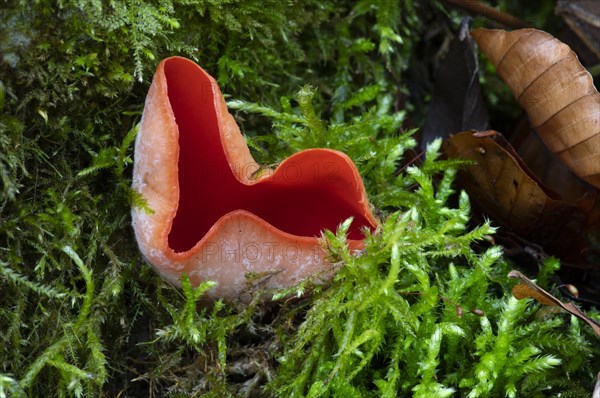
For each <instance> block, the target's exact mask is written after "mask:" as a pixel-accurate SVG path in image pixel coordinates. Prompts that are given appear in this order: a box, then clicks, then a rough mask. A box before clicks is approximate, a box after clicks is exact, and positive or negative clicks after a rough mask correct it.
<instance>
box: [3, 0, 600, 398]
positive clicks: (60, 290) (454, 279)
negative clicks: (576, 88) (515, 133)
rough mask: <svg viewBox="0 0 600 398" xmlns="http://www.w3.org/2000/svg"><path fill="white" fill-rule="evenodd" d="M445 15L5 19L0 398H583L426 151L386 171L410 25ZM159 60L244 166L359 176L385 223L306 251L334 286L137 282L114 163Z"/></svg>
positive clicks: (398, 9) (364, 4)
mask: <svg viewBox="0 0 600 398" xmlns="http://www.w3.org/2000/svg"><path fill="white" fill-rule="evenodd" d="M440 8H441V5H440V4H437V3H433V4H432V5H429V4H426V3H419V2H414V4H413V3H412V2H404V1H402V2H399V1H398V2H396V1H389V2H381V1H377V0H362V1H359V2H346V1H333V0H332V1H325V2H323V1H303V2H281V1H267V2H265V1H258V0H256V1H253V0H251V1H241V0H229V1H225V2H223V1H217V0H212V1H211V0H205V1H197V2H192V1H138V0H136V1H128V2H118V1H111V2H100V1H61V2H50V1H41V0H40V1H37V2H34V3H33V4H32V3H30V2H23V1H10V2H7V3H6V4H4V5H3V7H2V9H0V53H1V54H2V58H1V59H0V79H1V81H0V179H1V181H2V182H1V184H0V187H1V191H0V192H1V193H0V291H1V292H2V294H1V295H0V397H3V396H14V397H19V396H101V395H107V396H117V395H121V396H149V395H152V394H156V395H159V396H212V397H224V396H243V395H244V394H246V395H247V396H265V395H271V396H281V395H284V394H285V395H291V396H305V395H308V396H344V397H346V396H347V397H351V396H396V395H398V394H399V395H411V394H414V395H418V396H442V395H444V394H448V393H451V392H452V391H455V394H456V395H469V394H471V395H472V396H475V395H477V394H478V393H480V395H486V394H487V395H490V396H493V395H502V394H505V393H508V394H509V395H510V393H511V392H512V391H519V392H521V391H523V392H527V393H528V394H529V393H530V395H531V396H535V394H541V393H543V394H547V395H552V394H554V395H556V394H558V392H562V394H563V396H565V395H570V396H585V395H586V394H589V391H590V389H591V386H592V384H593V377H594V375H593V374H592V372H593V371H595V370H594V369H591V364H592V359H593V357H594V356H596V357H597V356H598V355H600V352H598V351H599V348H598V344H597V339H596V338H595V337H593V336H592V335H591V332H590V331H589V330H588V328H587V327H586V326H585V325H583V326H582V327H581V328H580V325H579V322H578V321H577V319H571V318H569V317H567V316H565V315H562V314H561V315H556V314H550V315H547V316H542V315H543V310H542V309H540V307H539V306H538V305H534V304H532V303H529V302H527V301H524V302H516V301H514V300H513V299H511V298H510V295H509V293H508V292H509V291H510V285H509V282H508V280H507V278H506V273H507V272H508V270H509V267H510V265H509V264H508V263H507V262H506V260H505V259H503V258H502V257H501V255H500V252H499V250H498V249H497V248H495V247H489V245H488V244H487V243H486V242H487V241H486V236H487V235H488V234H491V233H493V228H491V227H490V225H488V224H485V225H482V226H478V227H472V226H469V201H468V198H467V197H466V195H465V194H464V193H460V192H455V188H454V185H453V179H454V174H455V168H456V167H458V166H459V164H458V163H456V162H448V161H440V160H439V159H438V149H439V148H438V146H439V142H435V143H434V144H432V145H431V146H430V147H429V150H428V152H427V154H426V161H425V163H424V164H423V165H422V166H420V167H419V168H416V167H409V168H407V169H406V170H403V171H402V172H399V170H398V165H399V163H400V162H402V161H407V160H409V159H410V158H412V157H413V156H414V155H412V154H411V155H409V154H408V152H407V151H409V150H410V148H412V147H414V145H415V140H414V139H413V138H412V135H411V134H412V133H413V132H412V131H404V129H405V124H406V120H407V109H410V103H408V104H407V109H397V102H398V98H399V96H402V95H404V94H405V93H406V86H405V80H403V79H404V73H405V71H406V70H407V68H409V66H410V63H411V59H412V58H411V55H412V54H413V52H414V51H415V47H416V43H417V42H418V41H419V37H420V35H421V34H422V33H423V32H424V26H423V23H422V22H421V21H422V20H423V18H424V17H423V16H424V15H426V14H427V13H428V12H431V10H432V9H433V10H439V9H440ZM173 54H180V55H184V56H188V57H190V58H193V59H195V60H197V61H199V63H200V64H201V65H202V66H203V67H205V68H206V69H207V70H208V71H209V72H210V73H211V74H213V75H214V76H215V77H216V78H217V80H218V81H219V83H220V85H221V87H222V89H223V91H224V92H225V93H226V94H228V95H229V97H228V98H229V105H230V108H231V109H234V110H236V118H237V120H239V121H240V123H241V125H242V127H243V130H244V131H245V132H246V133H247V134H248V141H249V144H250V145H251V147H252V148H253V151H254V154H255V156H256V157H257V159H260V160H261V161H262V162H264V163H277V162H279V161H281V160H282V159H283V158H285V157H286V156H287V155H289V154H291V153H293V152H296V151H298V150H301V149H305V148H309V147H316V146H322V147H330V148H335V149H340V150H343V151H345V152H346V153H348V154H349V155H350V157H351V158H352V159H353V160H354V161H355V162H356V164H357V166H358V168H359V171H360V172H361V175H362V176H363V178H364V181H365V185H366V187H367V190H368V192H369V197H370V200H371V202H372V203H373V204H374V205H375V206H376V210H377V212H378V213H379V214H380V215H381V216H382V219H383V220H384V222H383V224H382V227H381V229H380V230H379V231H377V232H376V233H374V234H373V235H372V236H370V237H369V238H368V239H367V241H366V244H367V247H366V250H365V253H364V254H363V255H361V256H358V257H355V256H351V255H350V253H348V252H347V250H346V249H345V245H344V239H345V238H344V230H345V228H347V226H348V225H347V224H343V225H342V226H341V227H340V229H339V230H338V231H337V233H336V234H333V233H330V232H327V233H325V238H324V244H325V245H326V247H327V248H328V250H329V251H330V254H331V256H332V257H333V258H335V259H336V261H338V263H339V265H340V271H339V273H338V274H337V276H336V278H335V280H334V281H333V282H332V284H331V285H330V286H313V285H312V284H311V281H307V282H305V283H303V284H302V285H300V286H297V287H294V288H292V289H289V290H288V291H284V292H280V293H279V294H277V295H276V299H277V300H276V302H275V304H272V305H265V304H259V300H258V297H259V296H258V295H257V296H256V299H255V301H254V302H252V303H251V304H250V305H246V306H240V307H238V306H235V305H232V304H225V303H221V302H217V303H212V304H207V303H203V302H202V297H203V295H202V293H203V292H204V291H205V289H206V288H207V287H208V285H207V284H204V285H201V286H200V287H198V288H196V289H193V288H192V287H191V286H190V285H189V284H188V283H187V282H186V279H184V280H183V289H182V290H178V289H175V288H174V287H172V286H170V285H168V284H167V283H165V282H164V281H162V280H161V279H160V278H159V277H158V276H157V275H156V274H155V273H154V271H153V270H152V269H151V268H150V267H149V266H147V265H146V264H145V263H144V262H143V260H142V259H141V257H140V255H139V252H138V250H137V247H136V243H135V239H134V236H133V232H132V230H131V226H130V216H129V210H130V207H131V205H132V204H135V205H143V203H141V198H139V196H136V195H135V193H133V192H132V191H131V189H130V188H129V187H130V174H131V163H132V157H133V154H132V142H133V140H134V138H135V134H136V129H135V125H136V124H137V122H138V121H139V117H140V114H141V110H142V106H143V101H144V96H145V93H146V91H147V88H148V85H149V80H150V77H151V75H152V71H153V69H154V68H155V66H156V64H157V62H158V60H159V59H161V58H162V57H165V56H167V55H173ZM309 85H310V86H309ZM555 270H556V264H554V265H553V264H549V265H547V266H546V267H544V268H543V272H542V274H540V276H539V278H540V282H543V283H544V284H547V283H549V281H550V280H551V279H550V277H551V275H552V274H553V272H555ZM301 292H310V294H306V295H301V294H299V293H301ZM292 293H294V294H295V296H294V297H296V296H298V297H297V298H290V295H291V294H292ZM457 305H460V306H461V308H462V309H463V316H462V317H459V312H458V310H457V307H456V306H457ZM471 309H477V310H482V311H483V312H484V314H485V315H483V316H478V315H475V314H472V313H470V312H469V310H471ZM590 313H591V315H592V316H595V317H596V318H598V313H597V312H596V311H595V310H591V311H590ZM558 361H560V366H559V365H557V364H558Z"/></svg>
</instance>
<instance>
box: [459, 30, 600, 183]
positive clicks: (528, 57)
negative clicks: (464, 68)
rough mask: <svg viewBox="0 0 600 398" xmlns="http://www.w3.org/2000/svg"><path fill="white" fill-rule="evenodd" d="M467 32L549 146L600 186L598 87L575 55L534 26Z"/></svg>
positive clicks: (590, 181) (580, 175)
mask: <svg viewBox="0 0 600 398" xmlns="http://www.w3.org/2000/svg"><path fill="white" fill-rule="evenodd" d="M471 34H472V36H473V38H474V39H475V41H476V42H477V44H479V47H480V49H481V51H482V52H483V53H484V54H485V55H487V56H488V57H489V58H490V60H491V61H492V63H493V64H494V65H495V66H496V71H497V73H498V75H499V76H500V77H501V78H502V79H503V80H504V81H505V82H506V84H508V86H509V87H510V89H511V91H512V92H513V95H514V96H515V98H516V99H517V101H518V102H519V104H521V106H522V107H523V108H524V109H525V111H526V112H527V115H528V116H529V119H530V121H531V123H532V125H533V126H534V128H535V130H536V131H537V132H538V134H539V135H540V137H541V138H542V140H543V141H544V143H545V144H546V145H547V146H548V148H550V150H551V151H552V152H553V153H554V154H555V155H556V156H558V158H560V159H561V160H562V161H563V162H564V163H565V164H566V165H567V167H569V169H571V171H573V172H574V173H575V174H577V175H578V176H579V177H581V178H583V179H584V180H586V181H588V182H589V183H590V184H593V185H595V186H596V187H600V93H598V90H596V88H595V87H594V84H593V81H592V77H591V76H590V74H589V73H588V72H587V71H586V69H585V68H584V67H583V66H582V65H581V64H580V63H579V60H578V58H577V55H576V54H575V53H574V52H573V51H572V50H571V49H570V48H569V46H567V45H566V44H564V43H561V42H560V41H559V40H557V39H556V38H554V37H553V36H552V35H550V34H549V33H546V32H543V31H539V30H536V29H519V30H515V31H512V32H506V31H504V30H496V29H474V30H473V31H472V32H471Z"/></svg>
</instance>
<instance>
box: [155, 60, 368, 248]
mask: <svg viewBox="0 0 600 398" xmlns="http://www.w3.org/2000/svg"><path fill="white" fill-rule="evenodd" d="M176 61H177V60H174V61H168V62H167V63H166V64H165V75H166V81H167V87H168V98H169V101H170V104H171V107H172V109H173V112H174V115H175V122H176V123H177V126H178V129H179V151H180V152H179V161H178V168H179V170H178V175H179V189H180V195H179V205H178V208H177V214H176V216H175V218H174V220H173V224H172V227H171V231H170V233H169V238H168V241H169V247H170V248H171V249H173V250H174V251H176V252H184V251H187V250H190V249H191V248H192V247H194V245H196V243H197V242H198V241H200V240H201V239H202V237H203V236H204V235H206V233H207V232H208V231H209V229H210V228H211V227H212V226H213V225H214V224H215V223H216V222H217V221H218V220H219V219H220V218H221V217H223V216H224V215H226V214H227V213H230V212H233V211H236V210H240V209H241V210H246V211H248V212H251V213H253V214H255V215H256V216H258V217H260V218H262V219H263V220H265V221H266V222H268V223H269V224H271V225H273V226H274V227H276V228H278V229H279V230H281V231H284V232H287V233H290V234H293V235H299V236H306V237H314V236H319V235H320V234H321V231H322V230H324V229H329V230H332V231H335V230H336V229H337V227H338V225H339V224H340V223H341V222H342V221H344V220H345V219H347V218H348V217H351V216H352V217H354V221H353V223H352V226H351V228H350V231H349V236H348V237H349V239H356V240H360V239H363V238H364V236H363V233H362V231H361V230H362V228H363V227H364V226H367V227H368V228H370V229H373V225H372V224H371V222H369V220H368V219H367V218H366V217H365V215H364V214H363V213H364V210H363V211H361V207H360V206H359V204H358V201H357V200H356V199H357V197H356V195H352V194H350V195H349V194H348V193H347V190H345V189H344V188H347V186H348V184H352V181H353V175H352V171H351V170H349V168H348V165H347V164H345V162H344V160H343V159H342V158H340V157H339V156H337V155H335V154H334V153H332V152H325V153H324V154H322V155H320V158H319V159H318V161H315V154H314V153H312V154H304V153H303V152H300V153H299V154H297V155H295V156H294V157H293V159H291V160H290V161H289V162H287V163H286V162H284V164H285V167H284V168H283V169H278V170H277V172H276V173H275V174H274V175H272V176H270V177H268V178H266V179H265V180H262V181H261V182H259V183H257V184H254V185H246V184H244V183H242V182H240V181H239V180H238V179H237V178H236V176H235V175H234V173H233V171H232V169H231V168H232V167H239V168H241V169H242V170H244V167H246V166H248V165H244V164H236V163H235V160H233V162H232V164H230V162H229V161H228V159H227V157H226V155H225V151H224V149H223V146H222V144H221V135H220V132H219V123H218V121H217V115H216V112H215V105H214V92H213V87H212V85H211V83H210V81H209V79H208V77H207V76H206V75H204V74H200V73H198V70H197V66H196V65H194V64H193V63H191V62H176ZM199 93H200V95H199ZM303 160H306V161H303ZM252 171H253V170H248V171H247V174H250V173H251V172H252Z"/></svg>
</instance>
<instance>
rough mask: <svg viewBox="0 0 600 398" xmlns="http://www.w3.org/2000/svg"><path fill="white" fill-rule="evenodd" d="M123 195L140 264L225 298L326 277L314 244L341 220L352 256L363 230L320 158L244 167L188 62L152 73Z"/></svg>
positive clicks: (330, 154) (303, 156)
mask: <svg viewBox="0 0 600 398" xmlns="http://www.w3.org/2000/svg"><path fill="white" fill-rule="evenodd" d="M133 188H134V189H135V190H136V191H138V192H139V193H140V194H141V195H142V197H143V198H144V199H145V201H146V202H147V204H148V206H149V208H150V211H148V210H144V209H141V208H134V209H133V210H132V217H133V226H134V230H135V233H136V238H137V241H138V244H139V246H140V250H141V252H142V254H143V255H144V256H145V258H146V259H147V261H148V262H149V263H150V264H152V265H153V266H154V267H155V268H156V269H157V271H158V272H159V273H160V274H161V275H162V276H163V277H165V278H166V279H168V280H170V281H172V282H174V283H178V281H179V279H180V277H181V274H182V273H184V272H185V273H187V274H188V276H189V277H190V279H191V280H192V283H194V284H198V283H200V282H202V281H205V280H213V281H216V282H217V283H218V286H217V287H215V288H214V289H213V290H212V291H211V292H210V294H211V295H213V296H220V297H229V298H232V297H236V296H239V295H240V294H241V293H242V292H244V291H245V290H246V289H247V288H248V284H247V283H246V282H247V281H248V280H247V278H246V276H247V274H249V273H253V274H257V273H261V274H264V275H266V276H265V278H264V279H263V280H261V281H260V283H261V286H264V287H267V288H280V287H286V286H290V285H292V284H294V283H297V282H299V281H300V280H302V279H305V278H307V277H309V276H311V275H314V274H317V273H321V274H323V275H324V277H328V276H330V275H331V264H328V262H327V260H326V255H325V253H324V251H323V250H322V249H321V247H320V246H319V243H318V239H317V238H318V237H319V236H320V234H321V231H322V230H324V229H330V230H335V229H336V228H337V226H338V225H339V224H340V223H341V222H342V221H344V220H345V219H346V218H348V217H353V218H354V221H353V223H352V226H351V230H350V232H349V237H348V238H349V239H350V241H349V243H350V246H351V248H360V247H361V245H362V243H361V242H360V240H361V239H362V238H363V234H362V231H363V229H364V228H368V229H370V230H373V229H374V228H375V227H376V221H375V219H374V218H373V215H372V214H371V212H370V210H369V207H368V202H367V198H366V193H365V190H364V186H363V184H362V180H361V179H360V176H359V174H358V172H357V170H356V167H355V166H354V164H353V163H352V161H351V160H350V159H349V158H348V157H347V156H346V155H344V154H343V153H341V152H337V151H333V150H329V149H310V150H306V151H302V152H299V153H297V154H295V155H293V156H290V157H289V158H288V159H286V160H285V161H284V162H282V163H281V164H280V165H279V166H278V167H277V169H275V170H270V169H266V170H261V169H260V166H259V165H258V164H257V163H256V162H255V161H254V159H253V158H252V156H251V155H250V152H249V150H248V147H247V145H246V143H245V140H244V138H243V136H242V135H241V133H240V131H239V128H238V126H237V124H236V123H235V121H234V120H233V118H232V117H231V115H230V114H229V112H228V111H227V107H226V105H225V102H224V101H223V97H222V95H221V92H220V90H219V87H218V85H217V83H216V82H215V81H214V79H213V78H212V77H211V76H210V75H208V74H207V73H206V72H205V71H204V70H202V69H201V68H200V67H199V66H198V65H196V64H195V63H193V62H192V61H190V60H187V59H185V58H180V57H173V58H168V59H166V60H164V61H162V62H161V63H160V64H159V66H158V68H157V71H156V74H155V76H154V80H153V82H152V85H151V87H150V90H149V92H148V96H147V99H146V105H145V108H144V114H143V117H142V122H141V125H140V130H139V133H138V137H137V140H136V148H135V163H134V177H133Z"/></svg>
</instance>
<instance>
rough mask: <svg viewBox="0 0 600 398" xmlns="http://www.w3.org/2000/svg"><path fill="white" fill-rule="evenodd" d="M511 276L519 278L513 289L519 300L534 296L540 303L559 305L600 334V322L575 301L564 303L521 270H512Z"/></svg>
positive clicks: (509, 275) (509, 274)
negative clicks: (582, 309)
mask: <svg viewBox="0 0 600 398" xmlns="http://www.w3.org/2000/svg"><path fill="white" fill-rule="evenodd" d="M508 277H509V278H517V279H519V281H520V283H519V284H518V285H515V286H514V287H513V289H512V294H513V296H514V297H515V298H516V299H517V300H522V299H524V298H533V299H535V300H537V302H539V303H540V304H544V305H552V306H558V307H560V308H562V309H563V310H565V311H567V312H568V313H570V314H573V315H575V316H576V317H577V318H579V319H581V320H582V321H584V322H586V323H587V324H588V325H590V327H591V328H592V330H593V331H594V333H596V335H597V336H600V324H598V322H596V321H595V320H594V319H592V318H590V317H589V316H587V315H586V314H585V313H584V312H583V311H581V310H580V309H579V308H578V307H577V306H576V305H575V304H573V303H563V302H562V301H560V300H559V299H557V298H556V297H554V296H553V295H551V294H550V293H548V292H547V291H545V290H544V289H542V288H541V287H539V286H538V285H536V284H535V283H534V282H533V281H532V280H531V279H529V278H527V277H526V276H525V275H523V274H522V273H520V272H519V271H515V270H513V271H510V272H509V273H508Z"/></svg>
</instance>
